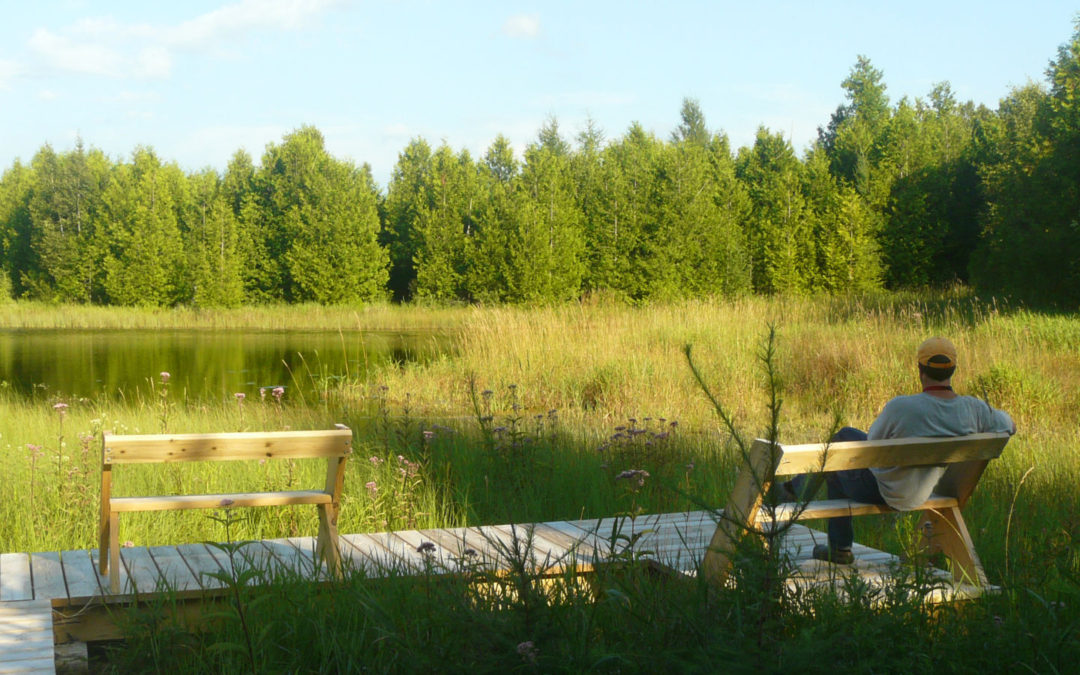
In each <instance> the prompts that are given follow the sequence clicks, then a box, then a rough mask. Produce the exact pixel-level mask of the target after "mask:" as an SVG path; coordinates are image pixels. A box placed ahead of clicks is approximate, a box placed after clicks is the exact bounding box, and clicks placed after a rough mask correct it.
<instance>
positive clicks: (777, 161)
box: [736, 127, 814, 293]
mask: <svg viewBox="0 0 1080 675" xmlns="http://www.w3.org/2000/svg"><path fill="white" fill-rule="evenodd" d="M736 167H737V175H738V176H739V179H740V180H741V181H742V182H743V185H745V186H746V190H747V192H748V193H749V195H750V202H751V209H750V216H749V218H748V221H747V224H748V232H747V236H748V239H749V245H750V256H751V275H752V280H753V285H754V290H756V291H758V292H762V293H777V292H785V291H795V292H798V291H801V290H806V289H807V288H809V287H810V286H811V282H812V279H813V273H814V263H813V261H814V255H813V251H812V246H811V241H810V227H809V223H808V222H807V216H808V213H807V211H806V205H805V199H804V197H803V193H802V164H801V163H800V162H799V160H798V158H796V157H795V151H794V150H793V149H792V148H791V144H790V143H788V141H787V139H785V138H784V137H783V136H781V135H780V134H772V133H770V132H769V131H768V130H767V129H765V128H764V127H761V128H759V129H758V132H757V137H756V139H755V141H754V146H753V147H752V148H750V149H749V150H747V149H746V148H744V149H743V150H741V151H740V152H739V157H738V160H737V164H736Z"/></svg>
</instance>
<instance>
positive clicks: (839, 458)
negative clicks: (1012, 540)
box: [702, 433, 1009, 585]
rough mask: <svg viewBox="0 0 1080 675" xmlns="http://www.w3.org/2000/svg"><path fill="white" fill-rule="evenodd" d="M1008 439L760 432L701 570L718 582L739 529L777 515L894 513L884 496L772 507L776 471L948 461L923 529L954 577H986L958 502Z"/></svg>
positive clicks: (801, 517)
mask: <svg viewBox="0 0 1080 675" xmlns="http://www.w3.org/2000/svg"><path fill="white" fill-rule="evenodd" d="M1008 440H1009V434H1006V433H992V434H991V433H987V434H972V435H970V436H957V437H953V438H892V439H886V440H878V441H849V442H843V443H841V442H836V443H808V444H804V445H781V444H779V443H777V444H775V445H774V444H771V443H769V442H768V441H765V440H761V439H758V440H757V441H754V443H753V444H752V445H751V447H750V451H749V453H748V457H747V458H746V461H745V462H744V466H743V467H742V469H741V470H740V472H739V474H738V476H737V478H736V479H735V486H734V488H733V489H732V493H731V496H730V499H729V500H728V503H727V506H726V508H725V509H724V518H723V519H721V521H720V523H719V524H718V526H717V528H716V532H715V534H714V535H713V538H712V542H711V543H710V545H709V549H708V551H707V552H706V554H705V558H704V560H703V563H702V566H703V574H704V575H705V576H706V578H708V579H710V580H711V581H714V582H722V581H723V580H724V579H725V578H726V575H727V572H728V569H729V567H730V564H731V556H732V554H733V552H734V549H735V545H736V543H737V541H738V539H739V537H741V536H743V533H744V532H746V531H747V530H748V529H749V528H750V526H751V525H758V524H760V523H762V521H765V520H769V519H772V518H775V519H776V520H778V521H781V520H789V521H790V520H793V519H794V520H809V519H814V518H830V517H833V516H844V515H852V516H863V515H872V514H880V513H896V511H894V510H893V509H892V508H891V507H889V506H888V505H886V504H867V503H862V502H856V501H852V500H848V499H831V500H830V499H826V500H819V501H810V502H804V503H784V504H778V505H777V506H776V508H775V511H774V513H775V515H773V514H770V513H768V512H767V510H766V509H762V501H763V496H764V495H765V494H767V493H768V490H769V488H770V486H771V485H772V483H773V480H774V479H775V477H776V476H780V475H796V474H803V473H814V472H818V471H843V470H847V469H866V468H871V467H879V466H919V465H923V466H926V465H948V466H947V468H946V470H945V474H944V475H943V476H942V477H941V480H940V481H939V482H938V485H937V487H936V488H935V489H934V493H933V494H932V495H931V496H930V498H929V499H928V500H927V501H926V502H925V503H923V504H922V505H920V506H919V507H918V508H917V509H914V510H917V511H921V512H922V514H923V516H922V517H923V520H922V522H921V523H920V530H919V531H922V532H929V533H930V540H929V547H930V552H931V553H936V552H939V551H940V552H941V553H944V554H945V555H946V556H947V557H948V558H950V559H951V560H952V562H953V568H952V571H953V577H954V578H955V579H956V580H957V581H961V580H967V581H969V582H972V583H977V584H979V585H985V584H986V583H987V582H986V573H985V572H984V571H983V567H982V563H981V562H980V561H979V556H978V554H976V552H975V547H974V545H973V544H972V541H971V535H970V534H969V532H968V529H967V525H966V524H965V523H964V518H963V515H961V510H962V509H963V508H964V505H965V504H967V502H968V499H969V498H970V497H971V493H972V492H973V491H974V490H975V486H976V485H977V484H978V482H979V478H980V477H981V476H982V474H983V471H984V470H985V469H986V465H987V463H989V461H990V460H992V459H995V458H997V457H998V456H1000V455H1001V452H1002V450H1003V449H1004V448H1005V444H1006V443H1007V442H1008Z"/></svg>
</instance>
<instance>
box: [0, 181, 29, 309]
mask: <svg viewBox="0 0 1080 675" xmlns="http://www.w3.org/2000/svg"><path fill="white" fill-rule="evenodd" d="M32 190H33V171H32V170H31V169H30V167H28V166H26V165H24V164H22V163H21V162H19V161H18V160H16V161H15V163H14V164H12V166H11V168H10V169H7V170H6V171H4V174H3V176H2V177H0V255H2V258H0V260H2V261H3V263H2V267H0V275H3V276H2V277H0V287H2V289H4V290H6V291H7V292H8V293H9V294H10V295H11V296H12V297H17V296H19V295H21V294H22V292H23V289H24V288H25V286H23V284H22V279H23V278H25V276H26V275H27V273H28V271H29V270H30V267H31V265H32V262H31V256H32V249H31V247H30V233H31V218H30V196H31V193H32Z"/></svg>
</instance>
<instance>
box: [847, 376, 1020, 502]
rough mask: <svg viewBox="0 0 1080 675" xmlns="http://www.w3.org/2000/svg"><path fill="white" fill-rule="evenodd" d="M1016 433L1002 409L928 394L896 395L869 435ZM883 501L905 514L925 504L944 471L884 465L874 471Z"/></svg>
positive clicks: (969, 398) (970, 399)
mask: <svg viewBox="0 0 1080 675" xmlns="http://www.w3.org/2000/svg"><path fill="white" fill-rule="evenodd" d="M1015 430H1016V427H1015V425H1014V424H1013V421H1012V418H1011V417H1009V415H1008V413H1006V412H1005V411H1003V410H996V409H994V408H991V407H990V406H989V405H987V404H986V402H984V401H981V400H979V399H977V398H975V397H973V396H953V397H951V398H945V397H941V396H934V395H932V394H928V393H922V394H914V395H912V396H898V397H896V398H894V399H893V400H891V401H889V402H888V403H887V404H885V409H884V410H882V411H881V414H880V415H878V417H877V419H875V420H874V423H873V424H872V425H870V431H869V432H868V433H867V436H868V437H869V438H870V440H880V439H883V438H909V437H913V436H926V437H941V436H966V435H968V434H977V433H985V432H1008V433H1013V432H1014V431H1015ZM871 471H872V472H873V473H874V477H875V478H877V481H878V486H879V488H880V489H881V496H882V497H884V498H885V502H886V503H887V504H888V505H889V506H891V507H893V508H894V509H898V510H901V511H906V510H909V509H912V508H914V507H916V506H918V505H919V504H922V503H923V502H924V501H926V499H927V498H928V497H929V496H930V493H931V492H932V491H933V489H934V486H935V485H937V482H938V480H939V479H940V478H941V475H942V474H943V473H944V471H945V469H944V468H941V467H881V468H876V469H871Z"/></svg>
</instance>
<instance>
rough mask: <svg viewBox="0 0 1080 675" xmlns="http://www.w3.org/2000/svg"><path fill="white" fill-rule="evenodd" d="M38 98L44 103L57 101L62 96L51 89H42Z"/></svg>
mask: <svg viewBox="0 0 1080 675" xmlns="http://www.w3.org/2000/svg"><path fill="white" fill-rule="evenodd" d="M38 98H39V99H41V100H42V101H55V100H56V99H58V98H60V94H57V93H56V92H55V91H53V90H51V89H42V90H41V91H39V92H38Z"/></svg>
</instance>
